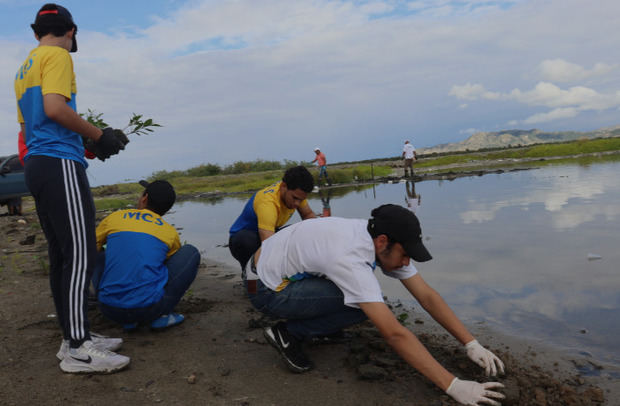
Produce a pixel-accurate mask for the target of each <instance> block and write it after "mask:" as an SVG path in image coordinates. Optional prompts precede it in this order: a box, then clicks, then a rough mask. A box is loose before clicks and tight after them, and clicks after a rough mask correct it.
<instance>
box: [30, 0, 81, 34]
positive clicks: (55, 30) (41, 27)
mask: <svg viewBox="0 0 620 406" xmlns="http://www.w3.org/2000/svg"><path fill="white" fill-rule="evenodd" d="M46 10H58V6H57V5H56V4H54V3H47V4H45V5H44V6H43V7H41V9H40V10H39V13H40V12H41V11H46ZM58 17H60V18H58ZM30 27H31V28H32V30H33V31H34V33H35V34H36V35H37V37H39V38H42V37H44V36H46V35H47V34H52V35H53V36H55V37H62V36H63V35H65V34H66V33H67V32H68V31H71V29H72V28H75V30H76V31H77V26H76V25H75V23H73V21H70V20H69V19H67V18H66V17H65V16H64V15H63V14H54V15H49V16H46V15H39V16H37V18H36V20H35V22H34V24H30Z"/></svg>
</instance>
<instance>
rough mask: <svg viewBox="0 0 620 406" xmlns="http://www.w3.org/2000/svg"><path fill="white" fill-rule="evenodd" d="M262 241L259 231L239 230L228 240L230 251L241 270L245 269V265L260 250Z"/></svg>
mask: <svg viewBox="0 0 620 406" xmlns="http://www.w3.org/2000/svg"><path fill="white" fill-rule="evenodd" d="M260 245H261V241H260V237H259V236H258V231H252V230H239V231H237V232H236V233H235V234H233V235H231V236H230V238H229V240H228V249H229V250H230V253H231V254H232V256H233V257H234V258H235V259H236V260H237V261H239V263H240V264H241V269H245V265H246V264H247V263H248V261H249V260H250V257H251V256H252V255H253V254H254V253H255V252H256V250H258V249H259V248H260Z"/></svg>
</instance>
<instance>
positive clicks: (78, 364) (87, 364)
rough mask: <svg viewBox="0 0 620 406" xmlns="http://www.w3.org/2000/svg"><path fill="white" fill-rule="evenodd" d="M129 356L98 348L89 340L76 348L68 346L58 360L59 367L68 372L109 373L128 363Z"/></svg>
mask: <svg viewBox="0 0 620 406" xmlns="http://www.w3.org/2000/svg"><path fill="white" fill-rule="evenodd" d="M129 361H130V359H129V357H126V356H124V355H120V354H117V353H115V352H112V351H108V350H100V349H98V348H97V347H95V345H94V344H93V342H92V341H91V340H89V341H84V342H83V343H82V345H81V346H80V347H78V348H69V351H67V353H66V354H65V358H64V359H63V360H62V361H61V362H60V369H62V370H63V371H64V372H69V373H104V374H105V373H110V372H115V371H119V370H121V369H123V368H125V367H126V366H127V365H129Z"/></svg>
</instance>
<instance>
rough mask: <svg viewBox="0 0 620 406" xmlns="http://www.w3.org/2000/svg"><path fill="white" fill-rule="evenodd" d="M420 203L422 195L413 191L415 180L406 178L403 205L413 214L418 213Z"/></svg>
mask: <svg viewBox="0 0 620 406" xmlns="http://www.w3.org/2000/svg"><path fill="white" fill-rule="evenodd" d="M420 204H422V195H420V194H419V193H416V192H415V182H413V181H411V180H408V181H406V182H405V205H406V207H407V208H408V209H409V210H411V211H412V212H413V213H415V214H419V212H418V208H419V207H420Z"/></svg>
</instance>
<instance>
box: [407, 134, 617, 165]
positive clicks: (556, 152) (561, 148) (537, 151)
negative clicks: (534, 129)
mask: <svg viewBox="0 0 620 406" xmlns="http://www.w3.org/2000/svg"><path fill="white" fill-rule="evenodd" d="M618 150H620V138H599V139H594V140H578V141H572V142H566V143H552V144H539V145H532V146H530V147H522V148H507V149H504V150H500V151H490V152H470V153H465V154H463V153H460V154H457V155H446V156H441V157H437V158H426V159H424V160H422V161H418V162H416V164H415V165H414V166H415V167H417V168H426V167H429V166H441V165H450V164H463V163H469V162H476V161H485V160H497V159H523V158H545V157H555V156H571V155H578V154H591V153H596V152H607V151H618Z"/></svg>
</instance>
